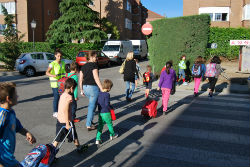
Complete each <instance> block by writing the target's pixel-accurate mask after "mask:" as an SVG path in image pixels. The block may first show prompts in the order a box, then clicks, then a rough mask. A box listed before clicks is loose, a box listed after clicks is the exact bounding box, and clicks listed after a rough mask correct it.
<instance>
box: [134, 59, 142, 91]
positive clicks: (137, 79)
mask: <svg viewBox="0 0 250 167" xmlns="http://www.w3.org/2000/svg"><path fill="white" fill-rule="evenodd" d="M135 62H136V69H137V71H138V74H140V71H141V67H140V65H139V61H138V59H135ZM138 81H140V76H139V75H138V76H137V75H136V74H135V89H137V86H138Z"/></svg>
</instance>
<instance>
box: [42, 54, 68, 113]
mask: <svg viewBox="0 0 250 167" xmlns="http://www.w3.org/2000/svg"><path fill="white" fill-rule="evenodd" d="M55 57H56V60H55V61H53V62H51V63H50V64H49V67H48V69H47V71H46V75H47V76H49V80H50V86H51V88H52V91H53V96H54V100H53V117H55V118H56V117H57V111H58V102H59V92H58V85H57V81H58V80H59V79H61V78H62V77H63V76H64V75H65V73H66V70H65V63H64V61H61V60H62V53H61V52H60V51H59V50H57V51H56V52H55Z"/></svg>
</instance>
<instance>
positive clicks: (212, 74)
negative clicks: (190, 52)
mask: <svg viewBox="0 0 250 167" xmlns="http://www.w3.org/2000/svg"><path fill="white" fill-rule="evenodd" d="M220 63H221V60H220V58H219V57H218V56H214V57H213V58H212V60H211V62H210V63H209V64H207V66H206V74H205V76H206V77H207V78H208V80H209V93H208V97H210V98H212V97H213V92H214V89H215V85H216V83H217V80H218V78H219V76H220V74H221V73H222V72H223V70H222V68H221V66H220Z"/></svg>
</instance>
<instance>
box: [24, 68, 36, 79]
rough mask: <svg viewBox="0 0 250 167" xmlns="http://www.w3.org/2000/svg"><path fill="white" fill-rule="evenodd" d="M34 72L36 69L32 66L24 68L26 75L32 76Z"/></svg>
mask: <svg viewBox="0 0 250 167" xmlns="http://www.w3.org/2000/svg"><path fill="white" fill-rule="evenodd" d="M35 74H36V71H35V69H34V68H33V67H27V68H26V70H25V75H26V76H27V77H32V76H34V75H35Z"/></svg>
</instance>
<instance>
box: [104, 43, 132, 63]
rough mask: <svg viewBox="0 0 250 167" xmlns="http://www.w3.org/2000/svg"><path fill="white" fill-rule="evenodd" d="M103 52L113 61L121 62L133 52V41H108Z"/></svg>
mask: <svg viewBox="0 0 250 167" xmlns="http://www.w3.org/2000/svg"><path fill="white" fill-rule="evenodd" d="M102 52H103V53H105V54H106V55H107V56H108V57H109V58H110V60H111V61H113V62H116V63H118V64H121V63H122V61H123V60H124V59H126V57H127V54H128V52H133V46H132V42H131V41H107V42H106V43H105V45H104V46H103V49H102Z"/></svg>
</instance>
